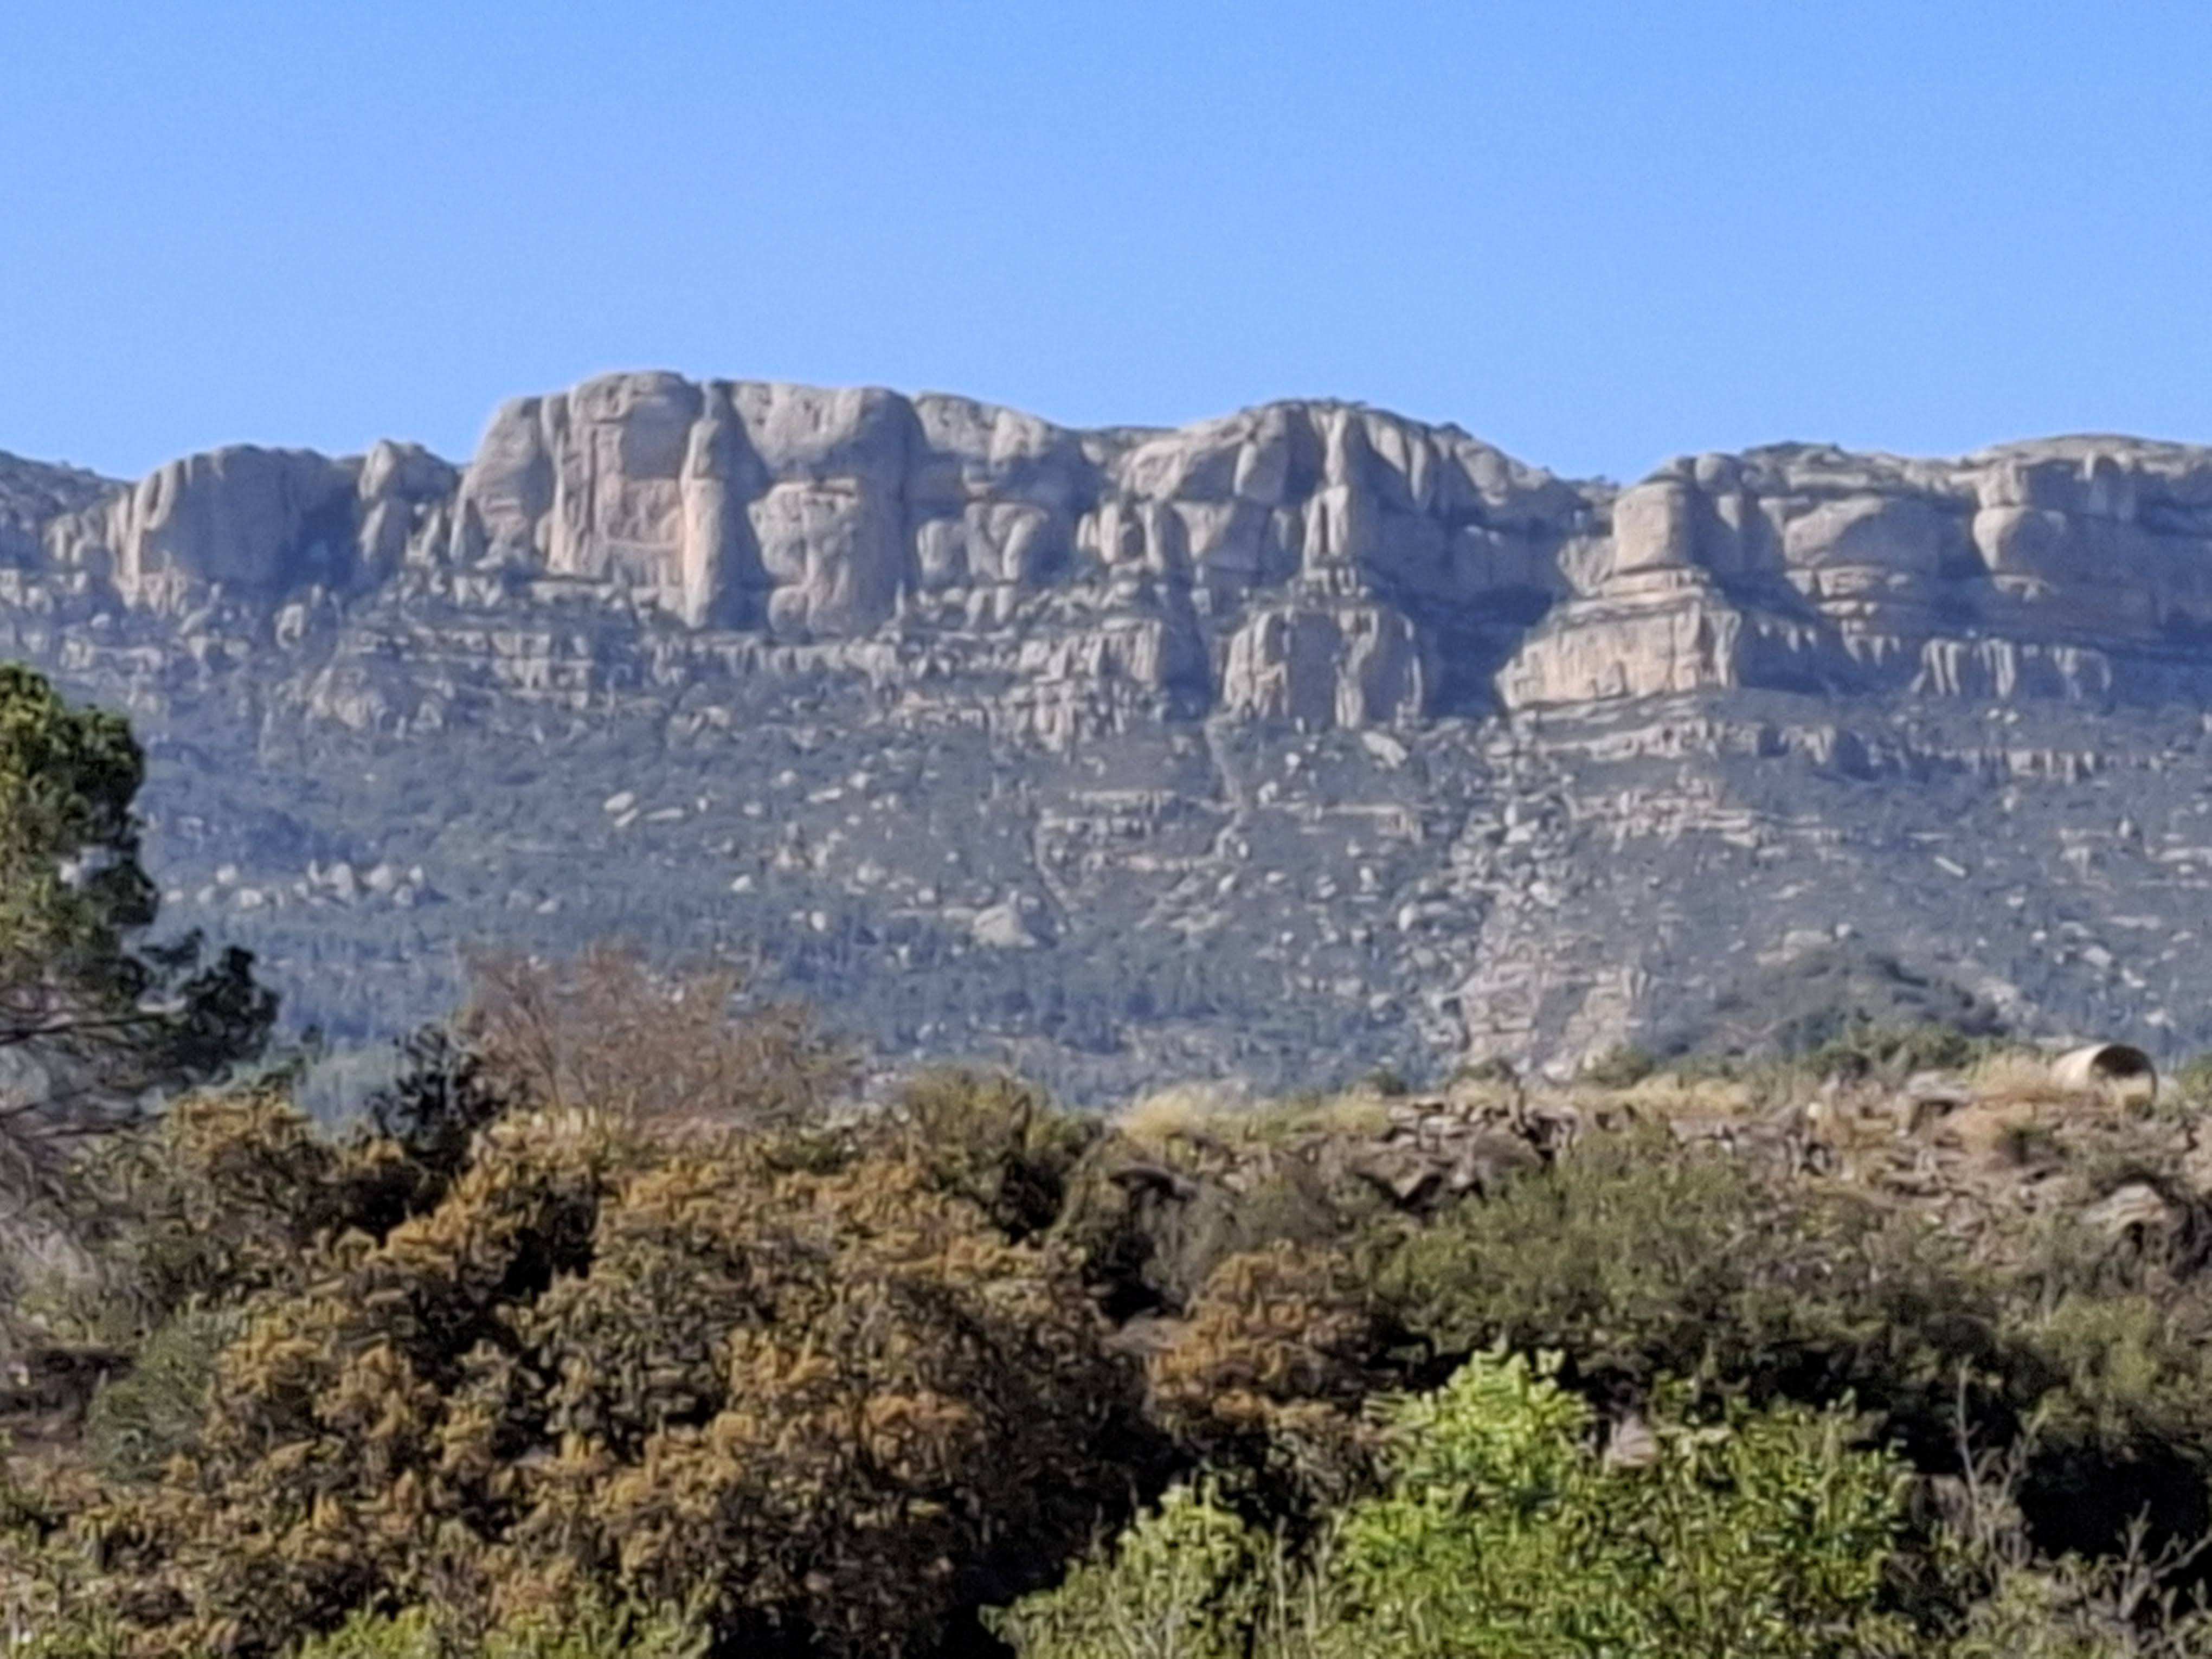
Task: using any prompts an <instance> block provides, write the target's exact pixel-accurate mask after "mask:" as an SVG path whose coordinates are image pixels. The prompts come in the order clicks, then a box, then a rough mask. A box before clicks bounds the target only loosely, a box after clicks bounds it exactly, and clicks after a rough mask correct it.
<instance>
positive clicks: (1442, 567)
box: [0, 374, 2212, 732]
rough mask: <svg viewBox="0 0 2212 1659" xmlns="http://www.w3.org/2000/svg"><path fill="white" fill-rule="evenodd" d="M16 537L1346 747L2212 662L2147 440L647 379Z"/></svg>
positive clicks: (51, 564)
mask: <svg viewBox="0 0 2212 1659" xmlns="http://www.w3.org/2000/svg"><path fill="white" fill-rule="evenodd" d="M19 482H20V481H19ZM82 494H83V491H82V489H79V490H78V491H77V492H76V496H81V495H82ZM76 496H72V495H71V494H70V492H63V493H62V495H60V496H55V495H52V493H51V492H49V494H48V495H45V496H41V497H40V498H39V500H38V502H37V503H35V504H29V505H27V502H28V501H29V495H28V492H27V489H15V490H14V491H12V492H11V493H10V501H11V503H12V507H11V515H10V517H9V520H8V522H7V523H6V524H5V525H4V526H0V535H5V536H6V537H8V538H9V541H8V550H9V552H10V553H11V555H12V557H13V561H14V562H15V563H16V564H17V565H18V566H22V565H27V564H28V565H33V566H37V565H40V564H43V565H44V566H46V567H47V568H49V569H50V570H51V571H52V573H53V574H58V575H64V574H65V575H68V576H70V577H73V578H74V580H76V582H77V583H78V585H79V586H81V587H86V588H88V589H90V590H91V591H92V592H94V594H95V595H97V594H98V593H100V592H105V593H106V594H108V595H109V596H110V597H111V599H112V602H113V603H114V604H116V605H120V606H123V607H125V608H128V609H133V610H141V611H155V612H158V613H163V614H172V615H179V614H184V613H186V612H190V611H194V610H196V609H198V608H200V607H203V606H204V605H207V604H208V603H209V602H210V598H214V599H221V600H227V601H228V602H231V603H235V604H242V605H249V606H252V605H259V606H262V607H264V608H267V609H268V610H270V611H272V612H274V611H277V610H280V609H282V608H283V606H284V605H287V604H293V603H295V602H296V601H298V600H299V599H301V596H302V595H307V596H308V597H310V598H311V599H318V600H319V599H325V598H328V597H332V596H335V597H337V598H339V599H343V598H345V597H347V596H358V595H362V594H365V593H376V592H387V591H388V592H395V593H398V594H400V595H402V596H404V594H405V593H407V592H424V593H428V594H432V595H435V596H436V597H439V598H443V599H453V600H456V601H458V602H460V603H462V604H464V605H471V606H474V607H477V608H479V609H486V610H500V609H504V610H506V611H508V612H510V613H512V614H515V615H518V616H525V617H526V616H528V615H530V614H532V610H533V607H536V608H538V609H539V610H543V611H546V613H547V614H552V612H553V611H554V609H555V608H556V607H557V606H558V605H561V604H562V603H563V602H571V603H573V602H576V601H581V602H585V603H598V602H608V603H615V604H618V605H623V606H627V607H629V608H631V609H633V610H635V611H641V612H645V613H649V615H651V616H654V617H660V618H662V619H664V620H665V622H666V623H669V624H671V625H676V626H679V627H681V628H683V629H688V630H690V631H692V632H693V633H733V634H738V635H752V636H755V637H757V639H759V640H760V641H763V642H764V643H768V644H786V645H793V646H822V645H825V644H832V643H835V642H839V641H848V642H849V641H865V640H870V639H873V638H876V637H878V636H879V635H884V632H885V630H886V629H890V630H896V631H897V632H899V633H901V634H902V635H903V636H906V637H913V636H914V635H915V632H916V630H920V631H921V633H922V634H925V635H927V634H931V633H936V634H941V635H945V636H948V637H960V638H964V639H969V640H981V641H993V640H995V641H998V644H997V645H995V646H992V647H988V648H989V649H990V650H993V651H995V653H997V656H998V658H999V659H1001V660H1002V661H1003V663H1004V665H1006V667H1007V668H1008V670H1009V671H1010V672H1011V673H1012V675H1013V676H1014V677H1015V678H1019V679H1025V680H1032V681H1040V680H1041V681H1042V682H1043V683H1046V684H1049V683H1051V682H1053V681H1054V680H1055V678H1065V677H1066V676H1068V675H1074V676H1077V677H1081V676H1083V675H1085V674H1091V675H1100V674H1103V675H1108V676H1116V677H1120V678H1121V680H1122V681H1123V682H1124V683H1125V684H1126V685H1127V688H1128V690H1129V691H1130V692H1131V694H1132V695H1136V696H1152V697H1154V698H1156V699H1161V700H1164V702H1167V703H1170V704H1172V705H1173V706H1174V707H1175V708H1178V709H1181V710H1182V711H1184V712H1193V711H1200V710H1210V709H1219V710H1223V711H1225V712H1228V713H1231V714H1249V715H1250V716H1253V717H1255V718H1261V719H1274V720H1297V721H1302V722H1304V723H1305V724H1306V725H1307V726H1310V727H1326V726H1339V725H1340V726H1376V725H1386V724H1389V723H1391V722H1394V721H1400V720H1411V719H1416V718H1419V716H1421V715H1423V714H1435V713H1439V712H1467V711H1480V710H1483V709H1491V708H1506V709H1511V708H1530V707H1541V706H1551V705H1559V704H1581V703H1587V702H1599V701H1603V700H1607V699H1613V698H1622V697H1638V696H1652V695H1656V694H1667V693H1684V692H1695V691H1700V690H1726V689H1731V688H1744V687H1752V688H1771V689H1779V690H1808V689H1823V688H1825V689H1831V690H1833V689H1873V688H1884V689H1895V690H1907V691H1912V692H1918V693H1924V694H1927V695H1931V696H1996V697H2000V698H2006V697H2013V696H2060V697H2066V698H2075V699H2078V698H2082V697H2106V696H2118V697H2122V698H2134V699H2143V700H2158V699H2160V698H2165V697H2170V696H2175V695H2183V696H2191V697H2196V696H2202V695H2203V694H2204V690H2205V687H2206V685H2207V684H2208V679H2207V674H2208V670H2207V663H2208V662H2212V654H2208V653H2206V652H2204V650H2203V646H2204V644H2205V643H2206V642H2207V641H2212V452H2208V451H2205V450H2200V449H2193V448H2187V447H2180V446H2176V445H2169V444H2156V443H2148V442H2143V441H2136V440H2132V439H2122V438H2069V439H2059V440H2052V441H2044V442H2039V443H2032V444H2021V445H2014V446H2010V447H2004V448H2000V449H1994V450H1990V451H1988V452H1985V453H1982V454H1979V455H1975V456H1969V457H1967V458H1966V459H1962V460H1958V461H1912V460H1901V459H1895V458H1892V457H1887V456H1879V455H1874V456H1868V455H1852V454H1847V453H1843V452H1841V451H1838V450H1835V449H1831V448H1820V447H1807V446H1780V447H1772V448H1768V449H1762V450H1756V451H1753V452H1752V453H1748V454H1745V455H1741V456H1729V455H1703V456H1699V457H1696V458H1694V459H1682V460H1679V461H1675V462H1672V463H1670V464H1668V465H1667V466H1665V467H1662V469H1660V471H1658V472H1656V474H1654V475H1653V476H1652V477H1650V478H1648V479H1646V480H1645V481H1644V482H1643V483H1638V484H1636V485H1634V486H1632V487H1631V488H1629V489H1624V490H1618V491H1616V490H1614V489H1613V488H1612V487H1610V486H1607V485H1604V484H1597V483H1570V482H1567V481H1564V480H1560V479H1558V478H1555V477H1552V476H1551V475H1549V474H1547V473H1545V472H1543V471H1538V470H1536V469H1534V468H1531V467H1528V466H1525V465H1522V464H1520V463H1518V462H1516V461H1514V460H1512V459H1510V458H1508V457H1506V456H1504V455H1503V454H1501V453H1499V452H1498V451H1497V450H1495V449H1493V448H1491V447H1488V446H1486V445H1485V444H1482V443H1480V442H1478V441H1475V440H1474V439H1472V438H1470V437H1468V435H1465V434H1464V433H1462V432H1460V431H1458V430H1457V429H1456V428H1450V427H1429V426H1424V425H1421V424H1419V423H1418V422H1412V421H1407V420H1403V419H1401V418H1399V417H1396V416H1390V415H1387V414H1383V413H1381V412H1378V411H1376V410H1368V409H1363V408H1358V407H1354V406H1351V405H1346V404H1325V403H1285V404H1269V405H1267V406H1265V407H1263V408H1259V409H1255V410H1246V411H1244V412H1243V413H1242V414H1238V415H1234V416H1227V417H1225V418H1223V419H1220V420H1215V421H1209V422H1201V423H1200V424H1198V425H1195V426H1191V427H1187V428H1182V429H1180V430H1176V431H1140V430H1133V429H1120V428H1117V429H1113V430H1107V431H1100V432H1073V431H1068V430H1065V429H1062V428H1057V427H1054V426H1052V425H1050V424H1048V422H1043V421H1041V420H1038V419H1036V418H1035V417H1034V416H1026V415H1023V414H1019V413H1017V412H1015V411H1013V410H1004V409H997V408H993V407H990V406H987V405H985V404H977V403H974V402H972V401H969V400H968V399H965V398H951V397H941V396H934V395H924V396H920V397H914V398H907V397H902V396H899V395H897V394H896V393H893V392H884V391H881V390H875V389H859V390H854V389H846V390H822V389H817V388H813V387H806V386H786V385H773V384H766V383H761V382H750V381H720V380H714V381H706V382H703V383H702V382H696V381H692V380H684V379H683V378H681V377H679V376H677V375H674V374H616V375H609V376H606V377H604V378H601V379H599V380H590V381H586V382H585V383H584V384H583V385H581V386H577V387H575V388H574V389H573V390H571V391H568V392H557V393H554V394H552V395H550V396H546V397H538V398H520V399H517V400H516V401H514V402H513V403H510V404H507V405H506V406H505V407H504V408H502V409H501V410H499V411H498V413H497V414H496V415H495V416H494V417H493V419H492V422H491V423H490V426H489V429H488V430H487V431H486V433H485V435H484V438H483V443H482V445H481V446H480V447H479V448H478V450H477V454H476V457H475V458H474V459H473V460H472V461H471V463H470V464H469V465H467V466H466V467H465V468H461V469H455V468H453V467H451V466H448V465H446V464H445V463H443V462H441V461H440V460H438V459H436V458H435V456H432V455H430V454H428V453H426V452H424V451H422V450H421V449H420V448H416V447H403V446H399V445H396V444H389V443H386V444H380V445H379V446H378V447H376V448H375V449H374V451H372V452H371V453H369V454H368V456H366V457H362V458H356V459H343V460H334V459H328V458H325V457H323V456H319V455H315V454H311V453H305V452H297V451H271V450H260V449H253V448H232V449H225V450H218V451H216V452H214V453H210V454H206V455H199V456H194V457H191V458H189V459H185V460H181V461H177V462H173V463H171V464H170V465H167V466H165V467H162V468H161V469H160V470H159V471H156V472H155V473H153V474H152V475H150V476H149V477H147V478H145V479H143V480H141V481H140V482H139V483H137V484H136V485H134V486H131V487H129V488H127V489H124V488H116V489H112V491H110V492H109V493H107V494H106V495H105V496H104V497H102V498H100V499H95V500H92V501H83V500H82V499H77V498H76ZM292 625H293V626H297V625H298V624H297V623H296V622H295V623H293V624H292ZM1017 640H1018V641H1026V642H1027V644H1028V647H1030V648H1027V649H1023V648H1017V647H1015V646H1014V645H1013V644H1012V643H1011V642H1012V641H1017ZM1013 701H1014V702H1024V698H1023V697H1021V696H1017V697H1016V698H1015V699H1014V700H1013ZM1027 701H1028V703H1029V704H1030V705H1035V703H1036V701H1037V700H1036V696H1035V695H1034V694H1033V693H1032V694H1027ZM1043 701H1044V702H1047V703H1052V702H1055V701H1057V702H1060V703H1062V704H1064V703H1065V702H1066V698H1065V697H1064V696H1060V697H1058V698H1057V699H1055V697H1054V696H1052V695H1049V694H1048V695H1047V696H1045V697H1044V699H1043ZM1058 720H1059V716H1056V715H1055V716H1049V717H1042V718H1037V719H1033V720H1032V721H1031V724H1032V725H1033V726H1036V729H1037V730H1039V731H1041V732H1051V731H1054V730H1057V729H1059V727H1058V724H1056V722H1057V721H1058Z"/></svg>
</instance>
